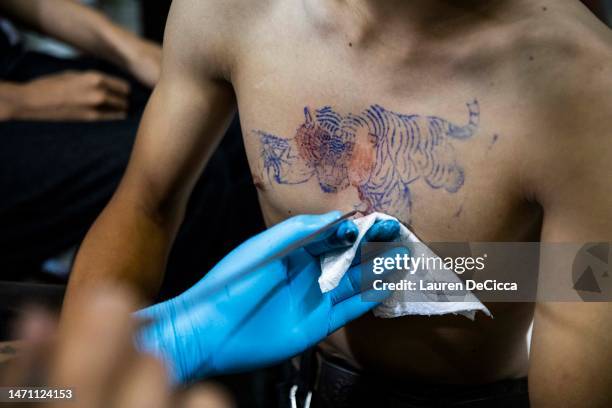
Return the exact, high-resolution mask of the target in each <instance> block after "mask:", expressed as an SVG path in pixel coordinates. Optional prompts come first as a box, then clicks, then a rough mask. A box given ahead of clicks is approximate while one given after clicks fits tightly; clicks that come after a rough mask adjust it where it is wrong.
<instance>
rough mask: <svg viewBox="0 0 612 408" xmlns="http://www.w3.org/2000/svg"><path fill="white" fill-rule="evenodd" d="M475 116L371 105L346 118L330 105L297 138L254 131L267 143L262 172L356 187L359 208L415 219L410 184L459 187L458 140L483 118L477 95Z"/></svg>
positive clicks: (329, 188) (334, 188) (307, 116)
mask: <svg viewBox="0 0 612 408" xmlns="http://www.w3.org/2000/svg"><path fill="white" fill-rule="evenodd" d="M467 107H468V112H469V120H468V123H467V125H464V126H459V125H456V124H454V123H451V122H449V121H448V120H446V119H442V118H440V117H437V116H422V115H404V114H401V113H396V112H392V111H389V110H386V109H385V108H383V107H382V106H380V105H372V106H370V107H369V108H367V109H366V110H365V111H363V112H362V113H361V114H359V115H353V114H348V115H346V116H342V115H340V114H339V113H337V112H335V111H334V110H333V109H332V108H331V107H330V106H326V107H323V108H321V109H317V110H315V115H314V118H313V115H312V114H311V111H310V109H309V108H308V107H306V108H304V123H303V124H302V125H301V126H300V127H299V128H298V129H297V131H296V133H295V136H294V137H293V138H291V139H288V138H283V137H279V136H275V135H273V134H270V133H267V132H264V131H261V130H255V131H254V133H255V135H256V136H257V137H258V138H259V141H260V143H261V161H262V163H263V167H262V170H263V174H262V177H264V178H267V180H268V181H269V182H270V183H273V182H274V183H277V184H287V185H295V184H302V183H306V182H308V181H309V180H311V179H316V181H317V182H318V184H319V186H320V188H321V190H322V191H323V192H325V193H330V194H331V193H336V192H340V191H343V190H345V189H347V188H349V187H354V188H356V189H357V192H358V195H359V199H360V201H361V203H360V204H359V205H356V206H355V208H356V209H358V210H360V211H363V212H366V213H369V212H373V211H382V212H386V213H390V214H395V215H397V216H399V217H401V218H402V219H403V220H407V221H409V220H410V213H411V207H412V199H411V194H410V185H411V184H412V183H414V182H416V181H417V180H423V181H424V182H425V183H426V184H427V185H428V186H429V187H431V188H433V189H444V190H446V191H448V192H449V193H456V192H457V191H459V189H461V187H462V186H463V184H464V182H465V172H464V169H463V167H461V166H460V165H459V164H458V163H457V160H456V157H455V151H454V148H453V145H452V141H453V140H466V139H469V138H471V137H472V136H474V134H475V133H476V132H477V130H478V126H479V122H480V106H479V104H478V101H477V100H474V101H472V102H469V103H467Z"/></svg>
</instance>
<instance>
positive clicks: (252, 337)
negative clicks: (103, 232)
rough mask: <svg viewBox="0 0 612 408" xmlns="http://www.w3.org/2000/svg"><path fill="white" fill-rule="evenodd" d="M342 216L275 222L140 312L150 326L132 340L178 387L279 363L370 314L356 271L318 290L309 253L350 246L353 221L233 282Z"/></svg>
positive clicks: (385, 232) (383, 231)
mask: <svg viewBox="0 0 612 408" xmlns="http://www.w3.org/2000/svg"><path fill="white" fill-rule="evenodd" d="M339 217H340V213H339V212H332V213H329V214H324V215H318V216H315V215H301V216H297V217H293V218H291V219H289V220H287V221H285V222H283V223H281V224H278V225H276V226H274V227H272V228H270V229H269V230H267V231H265V232H263V233H261V234H259V235H257V236H255V237H254V238H251V239H250V240H248V241H246V242H245V243H243V244H242V245H240V246H239V247H238V248H236V249H235V250H234V251H232V252H231V253H230V254H229V255H227V256H226V257H225V258H224V259H223V260H222V261H221V262H219V264H217V265H216V266H215V267H214V268H213V269H212V270H211V271H210V272H209V273H208V274H207V275H206V276H205V277H204V278H203V279H202V280H201V281H200V282H198V283H197V284H196V285H195V286H193V287H192V288H191V289H189V290H187V291H186V292H185V293H183V294H181V295H180V296H178V297H176V298H174V299H171V300H169V301H166V302H163V303H160V304H157V305H154V306H151V307H149V308H147V309H144V310H142V311H140V312H137V314H136V315H137V316H138V317H139V318H142V319H145V320H150V321H151V323H150V324H149V325H147V326H145V327H144V328H143V329H142V330H141V331H140V333H139V334H138V336H137V344H138V346H139V348H140V349H141V350H143V351H148V352H151V353H153V354H155V355H157V356H159V357H160V358H161V359H162V360H163V361H165V362H166V364H167V366H168V368H169V370H170V371H171V375H172V377H173V380H174V381H175V382H188V381H190V380H194V379H199V378H203V377H207V376H211V375H216V374H226V373H231V372H237V371H246V370H251V369H255V368H258V367H263V366H267V365H271V364H274V363H277V362H280V361H283V360H285V359H287V358H290V357H292V356H295V355H297V354H299V353H301V352H303V351H304V350H306V349H307V348H309V347H312V346H313V345H315V344H317V343H318V342H319V341H321V340H323V339H324V338H325V337H327V336H328V335H329V334H331V333H332V332H334V331H335V330H337V329H339V328H340V327H342V326H344V325H345V324H347V323H348V322H350V321H351V320H353V319H355V318H357V317H359V316H361V315H362V314H364V313H365V312H367V311H368V310H370V309H372V308H373V307H375V306H376V305H377V304H378V303H377V302H364V301H362V300H361V296H360V273H361V272H360V269H361V268H360V266H354V267H352V268H351V269H350V270H349V272H348V273H347V274H346V275H345V276H344V278H343V279H342V281H341V282H340V285H339V286H338V287H337V288H336V289H335V290H333V291H332V292H329V293H325V294H323V293H321V290H320V289H319V285H318V282H317V279H318V278H319V276H320V274H321V269H320V261H319V258H318V256H316V255H315V256H313V255H312V254H311V253H315V254H321V253H324V252H326V250H325V249H326V248H327V250H330V249H333V248H337V247H338V246H342V245H343V246H346V247H348V246H350V245H351V244H352V243H353V242H354V240H355V239H356V237H357V234H356V226H355V225H354V223H352V222H351V221H345V222H344V223H343V224H341V226H340V227H338V228H337V230H336V231H335V232H334V234H332V235H335V238H330V235H329V234H328V236H327V237H323V238H322V239H320V241H319V242H318V243H315V244H310V245H308V249H309V251H307V250H306V249H298V250H295V251H293V252H292V253H291V254H289V255H287V256H286V257H285V258H283V259H279V260H275V261H273V262H271V263H269V264H267V265H265V266H262V267H259V268H257V269H255V270H252V271H251V273H249V274H246V275H242V277H241V278H240V279H239V280H238V281H236V280H235V279H233V277H234V276H236V274H237V273H239V272H240V271H244V270H248V269H249V268H251V267H252V266H255V265H257V264H259V262H260V261H261V260H263V259H267V258H268V257H270V256H271V255H273V254H275V253H278V251H280V250H282V249H283V248H286V247H288V246H290V245H291V244H293V243H295V242H297V241H299V240H300V239H301V238H304V237H306V236H308V235H309V234H311V233H313V232H315V231H316V230H318V229H319V228H321V227H323V226H325V225H326V224H328V223H329V222H331V221H334V220H336V219H338V218H339ZM390 229H391V230H393V228H392V227H390V224H389V223H388V222H387V223H386V224H383V223H381V225H380V226H378V227H377V230H378V231H379V234H380V235H381V236H382V237H383V238H388V239H389V240H393V239H395V238H396V237H393V236H389V230H390ZM397 232H398V233H399V226H398V228H397ZM373 235H376V230H374V233H373ZM347 237H349V238H350V237H352V241H351V239H347ZM371 238H372V240H376V241H380V240H381V239H380V237H376V236H372V237H371ZM401 251H405V249H397V250H394V251H392V252H393V254H383V255H389V256H394V254H395V253H399V252H401ZM309 252H310V253H309ZM211 288H212V290H211Z"/></svg>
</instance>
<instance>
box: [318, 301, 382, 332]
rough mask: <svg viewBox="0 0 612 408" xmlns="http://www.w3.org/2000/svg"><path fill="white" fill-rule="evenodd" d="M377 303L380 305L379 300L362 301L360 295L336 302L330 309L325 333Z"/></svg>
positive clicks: (355, 317)
mask: <svg viewBox="0 0 612 408" xmlns="http://www.w3.org/2000/svg"><path fill="white" fill-rule="evenodd" d="M378 305H380V302H368V301H364V300H363V299H362V298H361V296H353V297H351V298H348V299H346V300H345V301H344V302H340V303H338V304H337V305H335V306H334V307H333V308H332V310H331V316H330V321H329V332H328V333H327V334H328V335H329V334H332V333H333V332H335V331H336V330H338V329H339V328H341V327H344V326H346V325H347V324H348V323H350V322H351V321H353V320H355V319H357V318H358V317H361V316H362V315H363V314H365V313H367V312H369V311H370V310H372V309H374V308H375V307H376V306H378Z"/></svg>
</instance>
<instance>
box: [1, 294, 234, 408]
mask: <svg viewBox="0 0 612 408" xmlns="http://www.w3.org/2000/svg"><path fill="white" fill-rule="evenodd" d="M135 306H136V303H135V302H134V301H133V300H132V299H131V296H130V295H129V294H128V293H126V292H123V291H118V290H114V289H113V290H105V289H98V290H97V291H96V292H90V293H87V294H83V296H80V297H79V310H80V312H79V314H78V315H76V316H75V318H74V319H72V320H70V321H67V322H66V323H65V324H64V326H63V327H62V328H61V331H59V333H57V336H54V335H53V333H54V332H55V328H54V326H55V324H54V322H53V319H52V318H51V317H50V316H45V315H43V314H39V315H31V316H30V317H28V318H27V319H26V320H25V321H24V322H23V323H22V326H24V327H25V328H26V330H21V332H22V333H21V334H22V336H21V337H22V338H24V341H22V342H21V345H20V347H19V351H22V352H23V353H20V354H21V355H18V357H17V358H15V359H13V360H12V361H11V364H9V366H8V367H7V369H6V370H5V372H4V373H3V372H1V371H0V386H7V385H8V386H12V387H19V386H47V387H55V388H59V389H68V388H69V389H71V390H72V395H73V397H74V400H69V401H63V402H62V401H57V402H56V403H54V404H52V405H51V407H53V408H106V407H108V408H115V407H116V408H123V407H125V408H127V407H152V408H153V407H156V408H169V407H182V408H203V407H208V408H212V407H215V408H228V407H232V406H233V402H232V401H231V400H230V399H229V397H228V396H227V394H226V393H225V391H224V390H223V389H220V388H219V387H214V386H213V385H212V384H203V385H200V386H198V387H194V388H192V389H190V390H187V391H186V392H184V393H182V395H177V394H174V393H173V392H172V389H171V388H170V386H169V384H168V379H167V378H168V375H167V373H166V371H165V368H164V367H163V365H162V363H161V362H160V361H158V360H156V359H155V358H153V357H152V356H149V355H145V354H141V353H139V352H137V351H136V349H135V348H134V346H133V340H132V339H133V335H134V330H135V329H136V327H135V323H134V320H133V319H132V315H131V311H132V310H133V309H134V307H135ZM53 337H56V338H55V339H54V341H51V339H52V338H53ZM0 368H3V367H0ZM42 373H48V376H46V378H42V380H43V381H44V382H45V383H44V384H39V383H37V382H34V383H32V379H34V381H40V380H41V376H42V375H43V374H42ZM2 374H5V375H2ZM6 375H8V377H7V376H6ZM22 405H23V406H24V407H27V406H29V405H25V404H22Z"/></svg>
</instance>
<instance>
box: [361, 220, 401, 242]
mask: <svg viewBox="0 0 612 408" xmlns="http://www.w3.org/2000/svg"><path fill="white" fill-rule="evenodd" d="M399 236H400V224H399V222H398V221H397V220H382V221H377V222H376V223H374V225H372V228H370V229H369V230H368V232H366V234H365V236H364V237H363V239H364V241H366V242H393V241H396V240H397V239H398V238H399Z"/></svg>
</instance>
